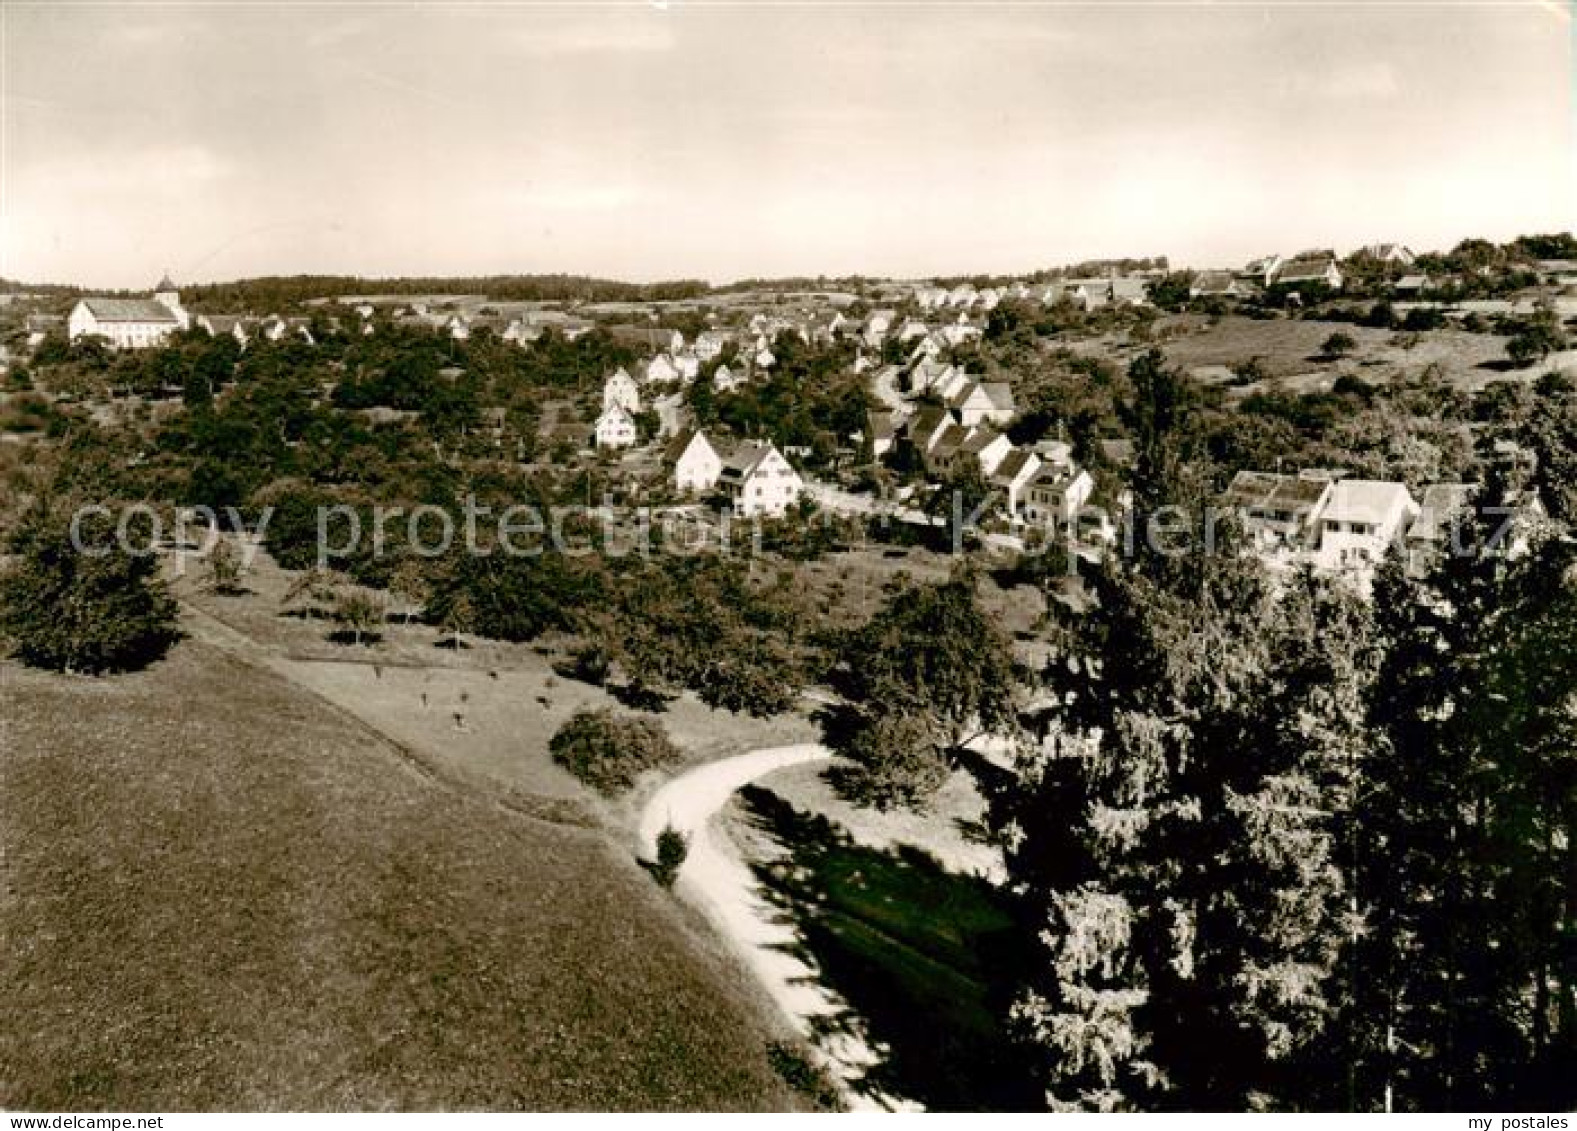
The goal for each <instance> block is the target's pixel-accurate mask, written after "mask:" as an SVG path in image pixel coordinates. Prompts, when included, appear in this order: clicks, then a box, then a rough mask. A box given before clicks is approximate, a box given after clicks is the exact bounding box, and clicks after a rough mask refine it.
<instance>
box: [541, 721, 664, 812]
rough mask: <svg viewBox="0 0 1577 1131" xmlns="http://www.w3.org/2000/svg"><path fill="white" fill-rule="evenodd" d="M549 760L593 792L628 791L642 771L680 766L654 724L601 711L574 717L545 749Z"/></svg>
mask: <svg viewBox="0 0 1577 1131" xmlns="http://www.w3.org/2000/svg"><path fill="white" fill-rule="evenodd" d="M548 750H549V751H550V752H551V753H552V755H553V761H554V762H556V763H558V764H559V765H560V766H563V767H564V768H565V769H566V770H568V771H569V772H570V773H572V774H574V775H575V776H576V777H577V778H579V779H580V780H581V781H582V782H584V783H585V784H587V785H589V786H590V787H591V788H592V789H595V790H596V791H597V792H598V793H602V794H605V795H609V796H611V795H613V794H616V793H619V792H620V791H622V790H626V789H629V788H630V786H632V785H634V784H635V780H636V779H637V778H638V777H640V776H641V774H642V773H644V772H645V771H647V770H656V769H661V768H663V767H664V766H670V765H673V764H674V763H675V762H678V761H679V751H678V749H677V748H676V747H675V746H674V744H673V743H672V742H671V741H669V738H668V735H667V734H666V733H664V731H663V728H662V726H661V725H660V724H658V722H657V721H656V720H655V719H644V718H640V717H639V716H636V715H617V714H615V713H614V712H612V711H610V710H607V709H606V708H603V709H601V710H596V711H591V710H581V711H577V712H575V714H574V715H572V716H571V717H570V719H569V721H568V722H566V723H565V724H564V725H563V726H562V727H560V728H559V730H558V733H557V734H555V735H554V736H553V740H552V742H550V743H549V744H548Z"/></svg>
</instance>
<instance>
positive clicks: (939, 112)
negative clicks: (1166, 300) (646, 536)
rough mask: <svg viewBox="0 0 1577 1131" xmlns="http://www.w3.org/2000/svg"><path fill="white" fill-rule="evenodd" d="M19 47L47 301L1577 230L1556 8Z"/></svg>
mask: <svg viewBox="0 0 1577 1131" xmlns="http://www.w3.org/2000/svg"><path fill="white" fill-rule="evenodd" d="M0 13H3V20H4V48H3V68H0V69H3V108H0V116H3V119H4V122H3V124H4V153H3V162H0V181H3V190H4V202H3V215H0V275H4V276H6V277H10V278H22V279H27V280H32V281H59V282H78V283H83V284H89V285H101V286H135V287H141V286H146V285H148V284H149V283H151V282H152V281H153V280H154V279H155V278H156V277H157V276H158V274H159V273H160V272H161V271H164V270H165V269H168V270H169V271H171V272H172V273H173V274H174V276H175V277H176V278H177V279H178V280H180V281H207V280H214V279H227V278H236V277H240V276H246V275H256V274H275V273H278V274H296V273H323V272H344V273H358V274H363V275H398V274H473V273H490V272H519V273H537V272H549V271H568V272H576V273H590V274H599V275H607V276H614V277H620V278H629V279H643V280H647V279H656V278H676V277H701V278H708V279H711V280H714V281H724V280H729V279H734V278H739V277H744V276H753V275H787V274H811V275H814V274H822V273H825V274H829V275H834V274H842V273H849V272H860V273H865V274H891V275H921V274H931V273H939V274H957V273H968V272H977V271H978V272H1012V271H1028V270H1032V269H1034V268H1036V267H1043V266H1051V265H1055V264H1059V263H1064V262H1069V261H1074V260H1079V259H1084V258H1093V257H1099V256H1116V255H1135V256H1138V255H1153V254H1168V255H1170V256H1172V258H1173V260H1174V262H1180V263H1187V264H1192V265H1213V264H1214V265H1221V264H1236V263H1239V262H1241V261H1244V260H1246V259H1248V258H1249V257H1251V256H1253V255H1257V254H1260V253H1263V252H1268V251H1276V250H1279V251H1283V252H1286V251H1292V250H1297V249H1298V248H1302V247H1308V246H1334V247H1337V248H1339V249H1348V248H1351V247H1353V246H1356V245H1358V244H1362V243H1368V242H1373V241H1378V240H1400V241H1403V242H1406V243H1409V244H1411V245H1413V246H1414V247H1418V248H1427V247H1442V246H1448V245H1450V244H1451V243H1454V242H1455V241H1456V240H1457V239H1459V238H1460V237H1462V236H1466V235H1475V234H1481V235H1485V236H1488V237H1491V238H1508V237H1510V236H1513V235H1515V234H1518V233H1520V232H1526V231H1552V230H1565V229H1569V228H1571V227H1573V213H1574V211H1577V179H1574V168H1577V145H1574V133H1573V101H1574V89H1577V82H1574V78H1573V66H1572V64H1573V60H1572V49H1573V47H1572V45H1573V29H1572V22H1571V15H1570V11H1569V9H1568V8H1567V6H1566V5H1564V4H1560V3H1554V2H1546V3H1528V4H1515V3H1510V4H1507V3H1499V4H1496V3H1489V4H1478V5H1472V6H1465V5H1460V4H1454V5H1453V4H1444V3H1442V4H1427V3H1416V2H1415V3H1395V4H1375V3H1364V4H1341V3H1324V2H1322V3H1302V4H1291V3H1280V4H1278V3H1271V4H1265V5H1258V6H1253V7H1250V6H1245V5H1243V4H1240V3H1238V4H1233V3H1227V4H1216V5H1198V4H1194V5H1177V6H1168V5H1165V4H1157V3H1155V2H1151V3H1146V4H1124V5H1113V4H1110V3H1106V4H1101V5H1094V4H1090V5H1077V4H1075V5H1070V4H1043V5H1038V6H1037V5H1028V4H1025V5H1020V6H1006V5H997V6H985V7H971V6H969V5H967V4H945V5H944V4H938V3H933V4H920V3H914V4H907V5H905V4H897V5H882V4H877V3H864V4H848V3H829V2H828V0H821V3H820V6H812V5H810V4H798V3H778V4H775V5H773V6H771V7H761V6H754V7H753V6H750V5H748V4H739V3H732V4H727V5H714V6H710V7H698V6H692V5H689V4H686V3H685V2H684V0H674V2H673V3H670V4H668V5H666V6H665V7H662V8H659V7H655V6H652V7H622V8H610V7H591V6H586V5H580V6H575V7H570V6H559V7H544V6H540V5H537V6H532V5H525V4H513V5H511V4H502V3H498V2H496V0H494V2H492V3H485V4H472V5H453V6H446V5H444V4H441V3H438V4H435V3H424V4H421V5H420V6H415V5H412V4H409V3H406V4H402V5H393V4H375V5H369V4H355V3H339V4H332V3H331V4H323V3H310V4H309V3H302V2H300V0H295V2H293V3H290V2H287V3H272V4H214V3H208V4H205V5H195V4H194V5H191V6H179V5H174V6H172V5H169V4H164V5H162V6H138V5H133V4H104V3H94V4H87V5H72V4H70V3H60V2H51V3H49V4H42V3H40V4H29V3H18V2H16V0H0Z"/></svg>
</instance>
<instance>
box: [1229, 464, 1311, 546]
mask: <svg viewBox="0 0 1577 1131" xmlns="http://www.w3.org/2000/svg"><path fill="white" fill-rule="evenodd" d="M1333 486H1334V485H1333V484H1332V482H1331V480H1330V479H1327V478H1324V477H1323V476H1319V475H1281V474H1277V473H1274V472H1267V471H1240V472H1238V473H1237V474H1236V475H1234V476H1233V477H1232V482H1231V483H1230V484H1228V485H1227V489H1226V493H1225V495H1224V496H1223V502H1225V503H1226V505H1227V506H1229V507H1231V508H1233V509H1234V510H1235V511H1236V512H1237V514H1238V517H1239V519H1240V520H1241V521H1242V523H1243V531H1244V533H1245V534H1246V535H1247V536H1248V537H1249V539H1250V541H1251V543H1252V545H1253V547H1254V549H1256V550H1260V551H1266V550H1275V549H1290V550H1302V549H1311V548H1313V547H1314V546H1315V545H1316V544H1317V542H1318V540H1319V538H1318V536H1319V532H1320V529H1321V527H1320V520H1321V518H1322V516H1323V514H1324V511H1325V507H1326V505H1327V504H1328V503H1329V502H1330V498H1331V492H1332V490H1333Z"/></svg>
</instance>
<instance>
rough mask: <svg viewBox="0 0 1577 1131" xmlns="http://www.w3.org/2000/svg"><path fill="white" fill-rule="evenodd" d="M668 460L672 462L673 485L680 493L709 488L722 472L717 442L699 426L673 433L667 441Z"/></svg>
mask: <svg viewBox="0 0 1577 1131" xmlns="http://www.w3.org/2000/svg"><path fill="white" fill-rule="evenodd" d="M668 460H669V462H671V463H672V464H673V465H674V487H675V488H676V489H677V490H678V491H679V492H680V493H681V494H701V493H702V492H705V491H710V490H712V488H714V487H716V486H717V481H718V479H719V478H721V476H722V474H723V457H722V454H721V453H720V452H719V451H718V446H717V445H716V444H714V443H712V441H711V440H710V439H708V438H707V435H706V433H705V432H702V431H700V430H699V429H697V430H695V431H693V432H692V431H685V432H681V433H679V435H677V436H675V437H674V438H673V441H672V443H670V444H669V445H668Z"/></svg>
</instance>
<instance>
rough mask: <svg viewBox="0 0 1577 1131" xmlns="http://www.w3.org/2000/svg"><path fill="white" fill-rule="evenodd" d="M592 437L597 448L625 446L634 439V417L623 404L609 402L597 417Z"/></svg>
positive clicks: (633, 441)
mask: <svg viewBox="0 0 1577 1131" xmlns="http://www.w3.org/2000/svg"><path fill="white" fill-rule="evenodd" d="M592 439H593V442H594V443H595V444H596V446H597V447H599V448H627V447H629V446H630V445H631V444H633V443H635V440H636V430H635V418H634V417H633V416H631V415H630V413H629V410H628V409H626V408H625V407H624V406H623V405H620V404H611V405H609V406H608V407H607V408H605V409H603V410H602V415H601V416H599V417H597V423H596V425H595V426H594V427H593V429H592Z"/></svg>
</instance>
